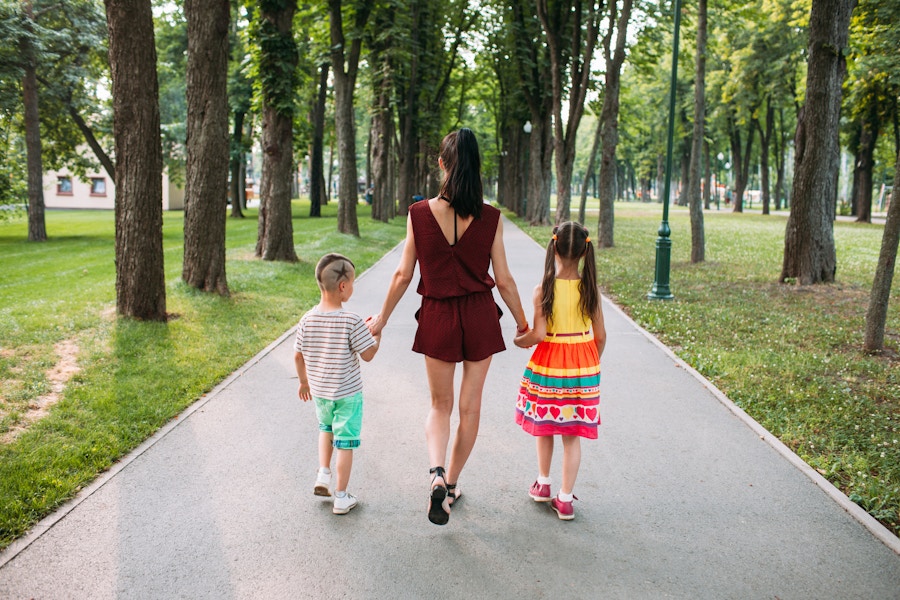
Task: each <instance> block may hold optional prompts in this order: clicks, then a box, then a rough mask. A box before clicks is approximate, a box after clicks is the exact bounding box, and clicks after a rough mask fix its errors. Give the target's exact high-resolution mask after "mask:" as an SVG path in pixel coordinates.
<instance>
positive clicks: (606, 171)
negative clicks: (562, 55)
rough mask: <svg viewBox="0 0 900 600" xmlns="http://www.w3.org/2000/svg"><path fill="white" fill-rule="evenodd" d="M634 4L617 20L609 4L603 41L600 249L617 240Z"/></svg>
mask: <svg viewBox="0 0 900 600" xmlns="http://www.w3.org/2000/svg"><path fill="white" fill-rule="evenodd" d="M631 10H632V1H631V0H625V1H624V2H623V4H622V13H621V14H620V15H619V18H618V22H617V21H616V3H615V2H610V5H609V30H608V31H607V33H606V35H605V36H604V38H603V53H604V58H605V59H606V75H605V87H604V89H603V108H601V110H600V124H599V125H598V128H599V134H600V148H601V150H600V151H601V156H600V220H599V223H598V224H597V247H599V248H611V247H612V246H614V245H615V241H614V235H613V233H614V223H613V219H614V206H615V204H614V203H615V199H616V198H615V195H616V149H617V147H618V145H619V92H620V89H621V81H622V80H621V73H622V64H623V63H624V62H625V44H626V40H627V33H628V22H629V20H630V19H631ZM614 24H615V25H616V27H615V31H616V32H617V33H616V45H615V48H614V50H613V51H612V52H610V43H611V40H612V36H613V25H614Z"/></svg>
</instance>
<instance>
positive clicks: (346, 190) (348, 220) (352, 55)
mask: <svg viewBox="0 0 900 600" xmlns="http://www.w3.org/2000/svg"><path fill="white" fill-rule="evenodd" d="M373 4H374V0H366V2H365V3H363V5H362V6H359V7H357V10H356V15H355V24H354V35H353V37H352V41H351V42H350V47H349V52H346V53H345V51H344V50H345V48H344V46H345V37H344V21H343V16H342V15H341V5H342V2H341V0H328V16H329V20H330V27H329V29H330V32H331V66H332V69H333V71H334V121H335V129H336V130H337V138H338V160H339V161H340V164H341V170H340V173H339V177H340V183H339V188H338V223H337V228H338V231H339V232H340V233H348V234H350V235H354V236H356V237H359V222H358V221H357V218H356V204H357V202H358V198H359V194H358V191H357V189H356V188H357V185H358V184H357V179H358V177H357V169H356V127H355V121H354V114H353V92H354V89H355V88H356V74H357V72H358V70H359V54H360V50H361V46H362V35H360V32H361V30H362V27H363V26H364V25H365V23H366V21H367V20H368V18H369V12H371V10H372V6H373Z"/></svg>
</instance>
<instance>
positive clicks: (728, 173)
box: [725, 162, 731, 204]
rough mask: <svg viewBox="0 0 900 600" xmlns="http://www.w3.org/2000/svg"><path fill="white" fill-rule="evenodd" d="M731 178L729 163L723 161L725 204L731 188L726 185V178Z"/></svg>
mask: <svg viewBox="0 0 900 600" xmlns="http://www.w3.org/2000/svg"><path fill="white" fill-rule="evenodd" d="M729 179H731V163H730V162H726V163H725V204H729V202H730V200H729V198H730V196H729V194H730V193H731V189H730V188H729V187H728V180H729Z"/></svg>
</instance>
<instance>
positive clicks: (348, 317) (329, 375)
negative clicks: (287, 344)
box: [294, 306, 376, 400]
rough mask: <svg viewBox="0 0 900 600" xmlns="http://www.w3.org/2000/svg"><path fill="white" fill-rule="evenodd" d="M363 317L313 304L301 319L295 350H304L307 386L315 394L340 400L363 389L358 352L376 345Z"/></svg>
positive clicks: (318, 396) (328, 398)
mask: <svg viewBox="0 0 900 600" xmlns="http://www.w3.org/2000/svg"><path fill="white" fill-rule="evenodd" d="M375 343H376V342H375V338H374V337H372V334H371V333H370V332H369V328H368V327H366V324H365V322H364V321H363V319H362V317H360V316H359V315H357V314H356V313H352V312H349V311H346V310H335V311H332V312H321V311H320V310H319V307H318V306H316V307H315V308H313V309H312V310H310V311H309V312H308V313H306V314H305V315H303V318H302V319H300V324H299V325H297V340H296V341H295V342H294V350H295V351H297V352H300V353H301V354H303V361H304V362H305V363H306V375H307V376H308V377H309V389H310V391H311V392H312V395H313V396H315V397H316V398H323V399H325V400H339V399H341V398H346V397H348V396H352V395H354V394H357V393H359V392H361V391H362V377H361V376H360V373H359V356H358V355H359V353H360V352H364V351H365V350H367V349H369V348H371V347H372V346H374V345H375Z"/></svg>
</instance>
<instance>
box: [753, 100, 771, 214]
mask: <svg viewBox="0 0 900 600" xmlns="http://www.w3.org/2000/svg"><path fill="white" fill-rule="evenodd" d="M774 121H775V108H774V107H773V106H772V100H771V98H769V99H767V101H766V128H765V130H763V128H762V125H761V124H760V123H759V121H757V122H756V127H757V129H758V130H759V170H760V178H759V179H760V183H759V186H760V188H761V189H762V214H764V215H768V214H769V206H770V203H771V197H770V196H769V143H770V142H771V140H772V132H773V130H774Z"/></svg>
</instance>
